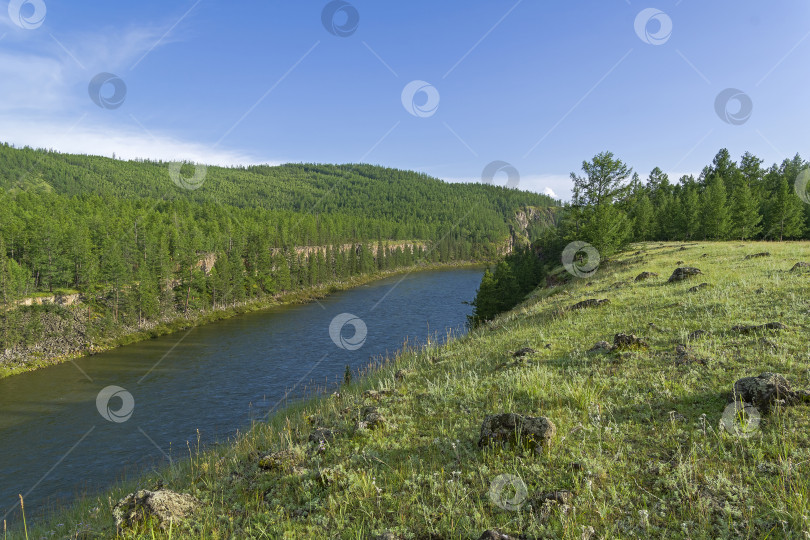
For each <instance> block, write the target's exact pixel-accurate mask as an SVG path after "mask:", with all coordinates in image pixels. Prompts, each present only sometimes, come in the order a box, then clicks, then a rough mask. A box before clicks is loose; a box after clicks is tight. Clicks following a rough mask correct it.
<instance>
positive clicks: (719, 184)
mask: <svg viewBox="0 0 810 540" xmlns="http://www.w3.org/2000/svg"><path fill="white" fill-rule="evenodd" d="M701 213H702V221H701V230H702V233H703V238H704V239H707V240H724V239H725V238H726V235H727V233H728V228H729V209H728V205H727V203H726V186H725V184H724V182H723V179H722V177H720V176H713V177H712V179H711V180H710V181H709V185H708V186H707V187H706V190H705V191H704V193H703V204H702V206H701Z"/></svg>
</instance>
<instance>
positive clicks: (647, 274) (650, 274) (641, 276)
mask: <svg viewBox="0 0 810 540" xmlns="http://www.w3.org/2000/svg"><path fill="white" fill-rule="evenodd" d="M654 277H658V274H656V273H655V272H642V273H640V274H639V275H637V276H636V281H644V280H646V279H650V278H654Z"/></svg>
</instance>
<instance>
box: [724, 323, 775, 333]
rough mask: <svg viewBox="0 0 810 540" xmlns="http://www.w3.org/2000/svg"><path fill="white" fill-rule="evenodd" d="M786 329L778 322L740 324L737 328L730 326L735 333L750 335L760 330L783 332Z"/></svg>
mask: <svg viewBox="0 0 810 540" xmlns="http://www.w3.org/2000/svg"><path fill="white" fill-rule="evenodd" d="M785 328H787V326H785V325H784V324H782V323H780V322H769V323H765V324H760V325H756V324H751V325H747V324H740V325H737V326H732V327H731V330H732V331H734V332H737V333H739V334H750V333H751V332H756V331H761V330H784V329H785Z"/></svg>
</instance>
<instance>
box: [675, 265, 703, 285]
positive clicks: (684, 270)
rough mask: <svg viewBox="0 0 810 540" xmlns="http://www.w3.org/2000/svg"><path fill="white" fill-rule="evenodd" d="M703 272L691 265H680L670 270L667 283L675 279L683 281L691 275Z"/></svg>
mask: <svg viewBox="0 0 810 540" xmlns="http://www.w3.org/2000/svg"><path fill="white" fill-rule="evenodd" d="M702 273H703V272H701V271H700V269H699V268H694V267H691V266H681V267H678V268H676V269H675V271H674V272H672V275H671V276H669V280H668V282H669V283H674V282H676V281H683V280H684V279H688V278H690V277H692V276H699V275H700V274H702Z"/></svg>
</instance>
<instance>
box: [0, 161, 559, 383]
mask: <svg viewBox="0 0 810 540" xmlns="http://www.w3.org/2000/svg"><path fill="white" fill-rule="evenodd" d="M553 204H554V201H552V200H551V199H550V198H548V197H546V196H544V195H538V194H534V193H528V192H523V191H518V190H514V189H506V188H502V187H497V186H494V185H483V184H448V183H445V182H443V181H441V180H437V179H435V178H431V177H429V176H426V175H424V174H418V173H414V172H408V171H400V170H395V169H386V168H382V167H374V166H369V165H283V166H279V167H270V166H257V167H246V168H222V167H208V168H201V167H197V166H195V165H190V164H186V165H183V166H182V167H181V165H179V164H170V163H160V162H140V161H120V160H116V159H110V158H103V157H93V156H78V155H67V154H59V153H55V152H49V151H43V150H32V149H27V148H26V149H15V148H13V147H10V146H8V145H2V146H0V313H2V314H3V317H2V319H1V320H0V367H2V364H3V361H4V360H3V357H4V356H5V357H6V358H7V359H8V358H12V359H13V358H29V357H30V354H29V353H28V352H26V351H27V350H28V349H30V348H31V347H38V348H39V349H42V346H41V343H43V340H45V341H47V340H48V339H50V338H52V337H53V335H54V334H56V333H59V332H58V331H57V330H55V329H58V328H60V327H61V326H60V325H62V324H63V323H62V322H60V320H61V321H68V322H67V323H64V324H65V325H67V327H69V328H73V329H78V330H77V332H79V334H80V335H81V340H79V341H75V340H74V342H72V343H78V345H76V350H83V347H86V346H87V345H88V343H89V342H91V341H94V340H96V339H100V338H105V337H108V336H110V335H114V334H115V333H117V332H119V331H121V330H122V329H125V328H129V329H133V328H148V327H150V325H153V324H156V323H157V322H158V321H167V320H168V321H170V320H173V319H175V318H177V317H183V318H190V317H193V316H195V315H194V314H201V313H205V312H208V311H210V310H220V309H222V308H225V307H229V306H241V305H245V304H246V303H248V302H250V301H252V300H257V301H261V300H262V299H264V298H272V297H275V296H276V295H278V294H279V293H285V292H291V291H296V290H299V289H304V288H310V287H317V286H320V285H328V284H333V283H339V282H347V280H348V279H350V278H353V277H354V276H360V275H369V274H373V273H378V272H385V271H391V270H397V269H400V268H407V267H412V266H414V265H416V264H424V263H449V262H454V261H471V260H484V259H492V258H494V257H495V256H496V255H498V254H499V253H502V252H503V251H504V249H505V248H506V247H507V246H511V245H512V241H514V240H515V238H518V239H522V240H523V241H524V242H525V241H526V240H527V239H531V237H532V232H533V231H532V230H527V228H526V219H525V216H527V215H532V216H540V217H541V218H540V219H537V220H535V221H534V225H535V227H534V229H535V230H537V229H539V228H540V226H542V225H543V220H545V221H549V222H551V221H554V216H555V213H554V212H548V211H541V212H537V211H536V210H537V209H538V207H548V206H551V205H553ZM517 216H523V217H524V219H520V220H518V219H517ZM529 229H531V227H529ZM60 294H61V295H62V297H61V298H68V297H69V298H70V302H71V303H73V302H74V301H75V302H78V305H77V306H76V308H75V309H74V308H71V309H69V310H64V309H63V310H62V311H60V312H59V314H58V315H59V317H60V318H61V319H60V320H53V318H54V317H55V315H54V312H53V310H50V311H48V312H47V313H45V314H42V317H45V318H44V319H43V318H42V317H40V314H39V312H38V311H37V310H38V309H39V308H38V307H37V306H27V307H20V305H21V304H22V305H24V304H26V303H29V304H30V303H31V302H33V301H32V300H31V298H32V297H37V296H39V297H42V296H52V295H56V296H55V298H54V300H55V301H56V302H57V303H58V302H60V300H59V298H60V296H59V295H60ZM62 303H66V301H62ZM52 307H53V306H52ZM85 308H86V309H85ZM40 311H41V310H40ZM48 318H50V319H48ZM49 320H50V322H48V321H49ZM56 349H61V345H59V347H56ZM50 350H51V349H47V351H46V355H50V354H51V352H50ZM3 351H5V352H3ZM9 351H11V352H10V353H9Z"/></svg>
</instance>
